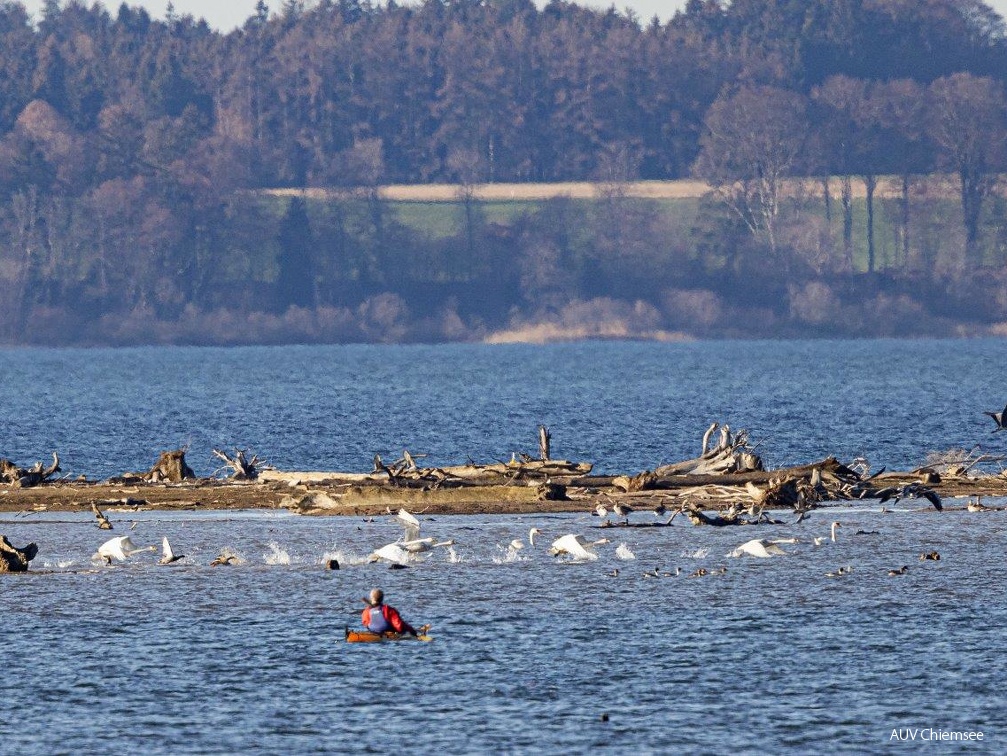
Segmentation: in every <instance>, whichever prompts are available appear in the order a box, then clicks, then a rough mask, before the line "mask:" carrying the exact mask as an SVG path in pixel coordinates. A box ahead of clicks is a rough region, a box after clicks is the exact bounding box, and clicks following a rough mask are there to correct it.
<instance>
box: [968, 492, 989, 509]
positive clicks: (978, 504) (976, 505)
mask: <svg viewBox="0 0 1007 756" xmlns="http://www.w3.org/2000/svg"><path fill="white" fill-rule="evenodd" d="M965 508H966V509H967V510H968V511H969V512H985V511H987V510H989V507H987V506H985V505H984V504H983V502H982V497H981V496H977V497H976V500H975V501H972V500H971V499H969V503H968V504H967V505H966V506H965Z"/></svg>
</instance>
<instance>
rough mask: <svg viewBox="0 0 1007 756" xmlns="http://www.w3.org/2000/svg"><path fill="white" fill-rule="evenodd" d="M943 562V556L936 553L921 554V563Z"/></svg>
mask: <svg viewBox="0 0 1007 756" xmlns="http://www.w3.org/2000/svg"><path fill="white" fill-rule="evenodd" d="M940 560H941V555H940V554H938V553H937V552H936V551H925V552H923V553H922V554H920V561H921V562H939V561H940Z"/></svg>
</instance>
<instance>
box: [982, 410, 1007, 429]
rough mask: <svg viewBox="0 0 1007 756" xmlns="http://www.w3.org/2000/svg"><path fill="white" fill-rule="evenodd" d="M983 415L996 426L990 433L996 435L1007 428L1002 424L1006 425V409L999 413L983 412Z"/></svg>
mask: <svg viewBox="0 0 1007 756" xmlns="http://www.w3.org/2000/svg"><path fill="white" fill-rule="evenodd" d="M983 414H984V415H989V416H990V417H992V418H993V422H995V423H996V424H997V427H996V428H994V429H993V430H992V431H990V432H991V433H996V432H997V431H1002V430H1004V429H1005V428H1007V425H1005V424H1004V423H1007V407H1004V408H1003V409H1002V410H1001V411H1000V412H986V411H983Z"/></svg>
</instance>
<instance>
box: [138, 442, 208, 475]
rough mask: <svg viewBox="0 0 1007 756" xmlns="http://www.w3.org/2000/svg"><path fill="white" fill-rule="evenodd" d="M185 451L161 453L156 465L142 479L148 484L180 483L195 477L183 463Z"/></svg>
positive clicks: (177, 450)
mask: <svg viewBox="0 0 1007 756" xmlns="http://www.w3.org/2000/svg"><path fill="white" fill-rule="evenodd" d="M185 452H186V449H176V450H175V451H166V452H161V456H160V457H158V458H157V463H156V464H155V465H154V466H153V467H152V468H150V470H149V471H147V472H146V473H144V475H143V479H144V480H146V481H148V482H150V483H181V482H182V481H183V480H187V479H192V478H195V477H196V473H194V472H193V471H192V468H191V467H189V466H188V465H187V464H186V463H185Z"/></svg>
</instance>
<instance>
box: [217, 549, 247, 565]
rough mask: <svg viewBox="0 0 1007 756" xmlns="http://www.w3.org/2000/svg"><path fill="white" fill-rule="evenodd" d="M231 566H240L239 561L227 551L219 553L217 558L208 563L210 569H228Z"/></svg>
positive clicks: (231, 552)
mask: <svg viewBox="0 0 1007 756" xmlns="http://www.w3.org/2000/svg"><path fill="white" fill-rule="evenodd" d="M232 564H241V560H240V559H239V558H238V555H237V554H235V553H234V552H233V551H229V550H227V549H224V550H223V551H221V552H220V553H219V554H218V555H217V557H216V558H215V559H214V560H213V561H212V562H210V566H211V567H230V566H231V565H232Z"/></svg>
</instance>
